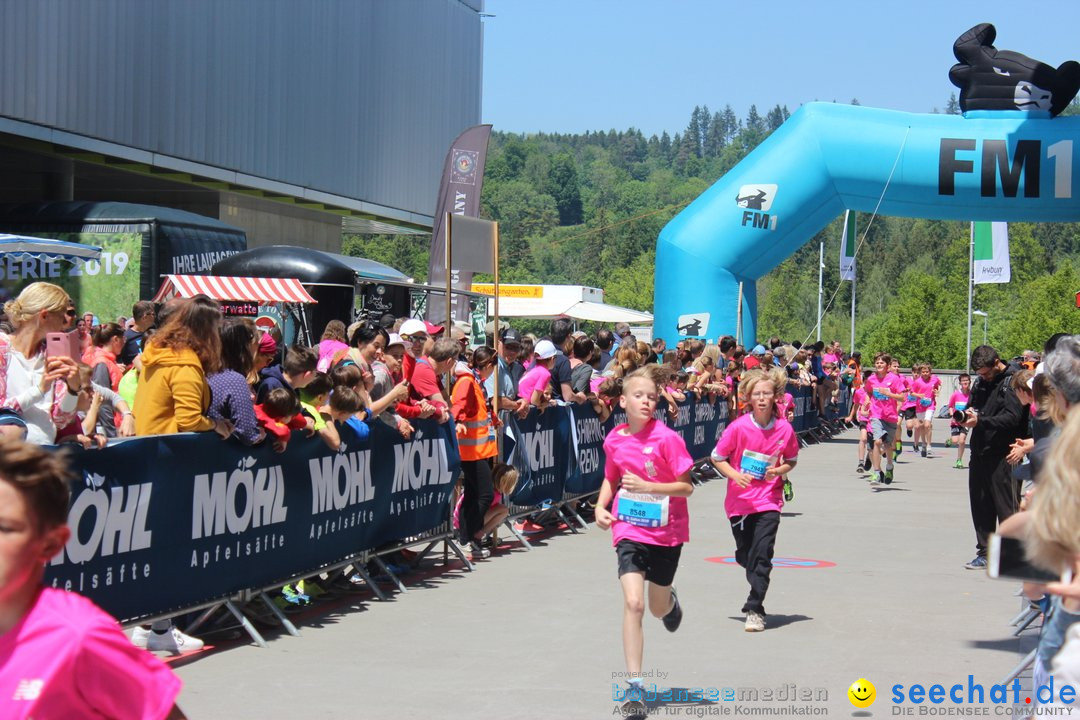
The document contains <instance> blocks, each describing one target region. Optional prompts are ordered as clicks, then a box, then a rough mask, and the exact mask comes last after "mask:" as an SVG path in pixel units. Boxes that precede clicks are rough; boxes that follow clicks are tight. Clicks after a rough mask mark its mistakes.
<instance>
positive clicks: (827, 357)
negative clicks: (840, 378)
mask: <svg viewBox="0 0 1080 720" xmlns="http://www.w3.org/2000/svg"><path fill="white" fill-rule="evenodd" d="M821 362H823V363H833V364H834V365H836V364H838V363H839V362H840V357H839V356H837V355H833V354H832V353H825V354H824V355H822V356H821Z"/></svg>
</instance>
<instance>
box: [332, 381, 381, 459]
mask: <svg viewBox="0 0 1080 720" xmlns="http://www.w3.org/2000/svg"><path fill="white" fill-rule="evenodd" d="M365 399H366V395H365V394H364V392H363V391H362V390H357V389H354V388H350V387H347V386H345V385H338V386H337V387H335V388H334V389H333V390H331V391H330V403H329V410H330V417H331V418H332V419H333V421H334V422H335V423H341V424H342V425H348V426H349V427H350V428H352V429H353V432H355V433H356V435H357V437H358V438H359V439H361V440H365V439H367V437H368V436H369V435H370V434H371V427H370V426H369V425H368V423H367V420H368V414H367V410H366V404H365ZM334 449H337V448H334Z"/></svg>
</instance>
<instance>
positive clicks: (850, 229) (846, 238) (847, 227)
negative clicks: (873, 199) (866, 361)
mask: <svg viewBox="0 0 1080 720" xmlns="http://www.w3.org/2000/svg"><path fill="white" fill-rule="evenodd" d="M855 217H856V218H858V217H859V216H858V214H857V213H856V215H855ZM850 218H851V211H850V210H845V211H844V232H843V233H841V237H840V257H841V258H842V257H844V253H845V252H846V250H847V247H846V245H847V243H849V242H850V243H852V244H853V245H854V242H855V225H856V224H857V222H858V221H857V219H856V220H852V221H851V222H850V223H849V222H848V220H849V219H850ZM848 233H851V234H850V235H848ZM855 272H856V265H855V253H854V252H853V253H852V254H851V344H850V345H848V350H849V351H850V352H854V351H855ZM841 279H842V278H841Z"/></svg>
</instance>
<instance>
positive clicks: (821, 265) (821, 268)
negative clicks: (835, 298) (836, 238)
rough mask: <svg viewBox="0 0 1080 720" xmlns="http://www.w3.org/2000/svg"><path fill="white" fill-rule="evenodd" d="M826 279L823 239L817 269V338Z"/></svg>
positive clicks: (819, 331)
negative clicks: (823, 285)
mask: <svg viewBox="0 0 1080 720" xmlns="http://www.w3.org/2000/svg"><path fill="white" fill-rule="evenodd" d="M824 281H825V241H824V240H822V241H821V245H820V249H819V252H818V270H817V339H818V340H820V339H821V301H822V296H823V295H824V294H825V290H824V288H823V287H822V283H823V282H824Z"/></svg>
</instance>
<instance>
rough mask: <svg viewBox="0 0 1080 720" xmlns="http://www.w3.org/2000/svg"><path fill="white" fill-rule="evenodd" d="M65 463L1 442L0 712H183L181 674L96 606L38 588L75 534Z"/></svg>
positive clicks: (12, 715)
mask: <svg viewBox="0 0 1080 720" xmlns="http://www.w3.org/2000/svg"><path fill="white" fill-rule="evenodd" d="M68 493H69V490H68V484H67V470H66V468H65V467H64V463H63V460H62V459H61V458H60V457H59V456H57V455H55V454H52V453H48V452H46V451H45V450H42V449H41V448H40V447H38V446H36V445H30V444H27V443H23V442H21V441H18V440H4V439H0V717H3V718H5V720H22V719H23V718H32V717H33V718H86V717H108V718H145V719H150V718H155V719H159V718H165V717H169V718H182V717H183V714H182V713H181V712H180V710H179V709H178V708H177V707H176V704H175V701H176V696H177V695H178V694H179V693H180V680H179V679H178V678H177V677H176V676H175V675H173V673H172V671H171V670H170V669H169V668H168V667H166V666H165V664H164V663H162V662H161V661H160V660H158V659H157V658H155V657H154V656H153V655H151V654H150V653H148V652H146V651H145V650H141V649H139V648H137V647H135V646H134V645H132V644H131V642H130V641H128V639H127V637H126V636H125V635H124V633H123V632H121V630H120V627H119V626H118V625H117V624H116V621H115V620H113V619H112V618H111V617H109V615H107V614H106V613H104V612H102V611H101V610H99V609H98V607H97V606H96V605H94V604H93V603H92V602H90V601H89V600H87V599H86V598H84V597H82V596H81V595H77V594H76V593H73V592H67V591H64V590H57V589H53V588H44V587H42V579H43V578H44V576H45V565H46V563H48V562H49V560H51V559H52V557H53V556H54V555H56V554H57V553H58V552H60V550H61V549H62V548H63V547H64V545H65V543H67V540H68V538H69V537H70V535H71V531H70V530H69V529H68V526H67V514H68Z"/></svg>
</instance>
